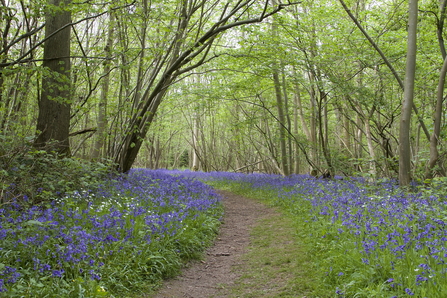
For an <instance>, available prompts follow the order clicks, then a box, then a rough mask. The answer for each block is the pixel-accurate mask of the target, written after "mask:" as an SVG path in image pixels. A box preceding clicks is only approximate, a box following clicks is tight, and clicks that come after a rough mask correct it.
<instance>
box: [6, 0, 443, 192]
mask: <svg viewBox="0 0 447 298" xmlns="http://www.w3.org/2000/svg"><path fill="white" fill-rule="evenodd" d="M1 2H2V3H1V4H2V5H1V6H0V138H1V142H0V144H1V145H0V156H2V167H3V169H6V168H7V167H8V166H12V162H11V160H13V159H14V158H16V157H17V156H22V157H23V158H24V159H27V158H28V159H33V158H35V157H36V156H38V155H39V154H42V152H51V154H56V155H57V156H59V157H60V156H62V157H67V156H68V157H72V156H73V157H76V158H81V159H85V160H90V161H100V162H104V161H110V162H113V163H115V164H117V167H118V169H119V170H120V171H123V172H125V171H127V170H129V169H130V168H131V167H132V166H138V167H148V168H192V169H194V170H203V171H247V172H253V171H259V172H268V173H280V174H283V175H289V174H292V173H309V172H311V171H312V170H314V171H313V173H316V175H321V174H323V173H325V172H328V173H330V174H331V175H335V174H337V175H347V176H350V175H363V176H367V177H371V178H377V177H399V180H400V183H401V185H406V184H408V183H409V182H410V180H411V179H420V180H424V179H432V178H433V177H435V176H445V166H446V161H447V158H446V157H447V155H446V150H445V134H446V129H445V124H446V122H445V121H446V119H445V102H444V99H445V98H444V80H445V72H446V70H447V63H445V61H447V60H446V59H445V57H446V50H445V44H444V37H445V30H444V23H445V8H446V1H445V0H440V1H439V2H438V1H435V0H424V1H419V3H418V1H412V2H410V3H408V1H401V0H385V1H376V0H375V1H369V0H358V1H343V0H340V1H335V0H323V1H308V0H304V1H299V2H294V3H292V2H287V3H285V2H284V3H277V2H276V1H275V0H273V1H255V0H249V1H220V0H214V1H204V0H173V1H158V0H154V1H150V0H140V1H128V0H119V1H111V2H102V1H96V0H91V1H83V2H77V1H75V0H73V1H69V0H63V1H60V2H59V1H57V0H48V1H41V0H38V1H24V0H10V1H7V0H1ZM412 74H414V76H412ZM404 90H405V92H404ZM30 144H31V145H30ZM30 148H31V149H30ZM30 150H31V151H32V150H34V151H32V152H33V153H32V154H31V155H30V154H29V152H31V151H30ZM24 152H27V153H26V154H25V153H24ZM2 171H3V172H2V173H3V174H8V173H9V172H7V171H6V170H2Z"/></svg>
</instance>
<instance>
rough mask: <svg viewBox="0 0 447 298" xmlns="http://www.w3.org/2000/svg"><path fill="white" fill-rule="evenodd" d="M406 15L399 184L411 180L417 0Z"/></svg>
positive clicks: (414, 0) (411, 1)
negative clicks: (406, 33) (405, 59)
mask: <svg viewBox="0 0 447 298" xmlns="http://www.w3.org/2000/svg"><path fill="white" fill-rule="evenodd" d="M408 16H409V17H408V41H407V66H406V71H405V86H404V100H403V103H402V114H401V118H400V130H399V143H400V144H399V184H400V185H401V186H406V185H409V184H410V180H411V150H410V124H411V108H412V106H413V95H414V80H415V72H416V43H417V16H418V1H417V0H410V3H409V12H408Z"/></svg>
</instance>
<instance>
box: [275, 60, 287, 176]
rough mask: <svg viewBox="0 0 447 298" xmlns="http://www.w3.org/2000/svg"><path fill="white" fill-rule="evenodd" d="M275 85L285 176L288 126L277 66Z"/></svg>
mask: <svg viewBox="0 0 447 298" xmlns="http://www.w3.org/2000/svg"><path fill="white" fill-rule="evenodd" d="M273 84H274V85H275V97H276V107H277V109H278V120H279V123H278V124H279V145H280V149H281V167H282V171H283V173H284V175H285V176H287V175H289V174H290V172H289V165H288V162H287V161H288V159H287V143H286V141H287V140H286V132H285V128H284V126H285V125H286V120H285V115H284V103H283V100H282V94H281V86H280V82H279V76H278V70H277V69H276V66H274V69H273Z"/></svg>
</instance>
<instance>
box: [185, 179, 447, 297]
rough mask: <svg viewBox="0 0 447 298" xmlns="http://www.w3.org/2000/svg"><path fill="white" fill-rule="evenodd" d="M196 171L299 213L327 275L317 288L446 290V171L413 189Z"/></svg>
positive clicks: (427, 293)
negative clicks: (442, 175) (439, 178)
mask: <svg viewBox="0 0 447 298" xmlns="http://www.w3.org/2000/svg"><path fill="white" fill-rule="evenodd" d="M184 175H194V174H193V173H185V174H184ZM195 175H197V176H199V177H201V179H206V180H208V181H214V182H210V183H213V184H215V185H218V186H219V187H227V188H230V189H232V190H233V191H240V192H241V193H244V194H247V195H249V196H252V197H258V198H262V199H264V200H266V201H268V202H269V203H270V204H274V205H277V206H281V207H282V208H284V209H285V210H286V211H287V212H289V213H290V214H291V215H292V216H294V217H295V218H296V224H297V233H298V234H299V236H300V237H301V238H302V241H303V242H304V243H305V244H306V246H307V247H308V250H309V253H310V254H311V255H312V256H313V263H314V264H315V268H316V270H317V271H318V272H319V273H317V274H319V276H320V279H321V282H322V285H321V287H320V291H321V292H320V293H315V295H316V296H319V297H328V296H329V297H387V298H390V297H410V296H414V297H430V298H431V297H447V284H446V283H445V279H446V277H447V245H446V244H447V229H446V224H447V194H446V193H445V181H443V180H442V179H441V180H438V181H437V182H436V181H433V183H432V184H431V186H430V187H426V186H415V185H414V186H413V188H414V189H417V191H414V192H410V193H409V192H407V191H404V190H403V189H400V188H399V187H398V186H397V183H394V182H392V181H382V182H379V183H376V184H369V183H366V182H365V181H363V179H344V180H341V179H336V180H325V179H315V178H313V177H310V176H307V175H301V176H300V175H296V176H290V177H285V178H284V177H280V176H276V175H264V174H252V175H244V174H229V173H213V174H203V173H198V174H195ZM219 181H220V182H219ZM231 185H233V186H231ZM327 289H329V290H330V292H326V290H327Z"/></svg>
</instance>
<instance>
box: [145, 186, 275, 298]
mask: <svg viewBox="0 0 447 298" xmlns="http://www.w3.org/2000/svg"><path fill="white" fill-rule="evenodd" d="M218 193H219V194H220V195H221V196H222V198H223V199H222V202H223V205H224V208H225V215H224V217H223V223H222V225H221V227H220V232H219V235H218V238H217V239H216V241H215V243H214V245H213V246H212V247H210V248H209V249H208V250H207V251H206V255H205V257H204V259H203V260H202V261H195V262H193V263H192V264H190V266H189V267H187V268H185V269H184V270H183V271H182V274H181V275H180V276H178V277H176V278H174V279H171V280H168V281H166V282H165V283H164V284H163V286H162V287H161V289H160V290H159V291H158V293H157V294H155V295H154V296H153V297H154V298H174V297H175V298H211V297H213V298H220V297H231V294H230V293H229V288H231V287H232V286H233V285H234V284H235V281H236V280H237V279H238V278H239V277H240V275H241V272H240V270H235V268H236V267H237V268H241V266H243V265H244V259H243V255H244V253H246V252H247V249H248V246H249V244H250V232H251V230H252V229H253V227H254V226H256V224H257V223H258V222H260V221H262V220H264V219H266V218H269V217H270V216H272V215H274V214H277V211H275V210H274V209H272V208H268V207H267V206H265V205H263V204H261V203H258V202H256V201H254V200H252V199H248V198H245V197H243V196H239V195H235V194H233V193H230V192H228V191H218Z"/></svg>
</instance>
